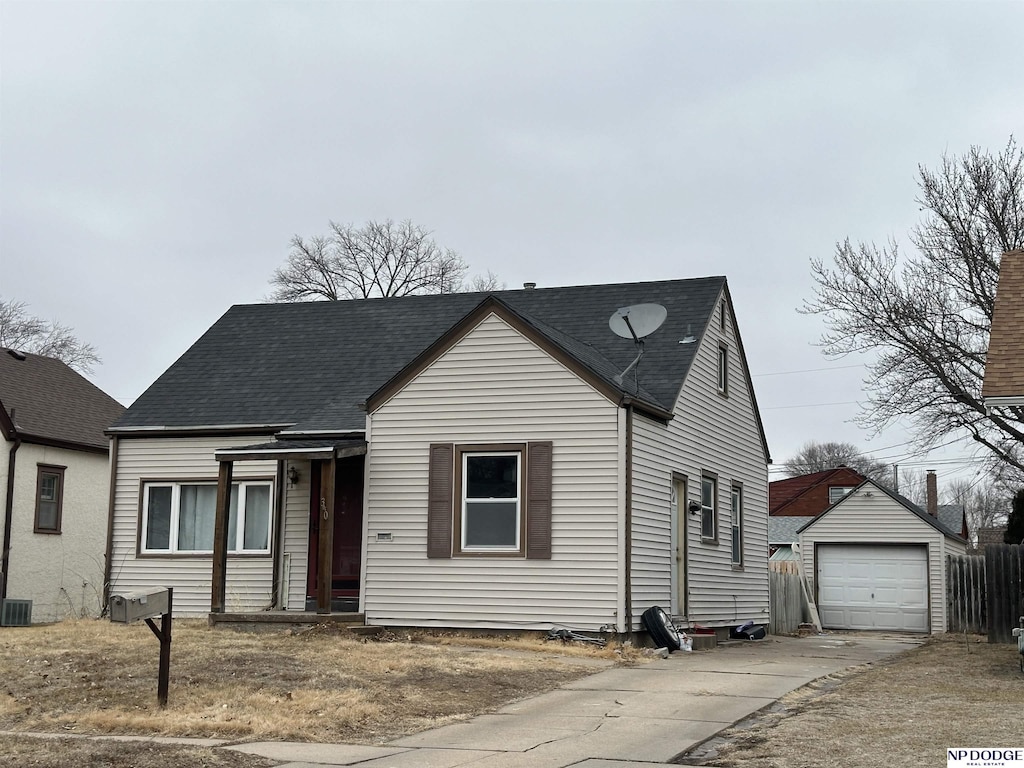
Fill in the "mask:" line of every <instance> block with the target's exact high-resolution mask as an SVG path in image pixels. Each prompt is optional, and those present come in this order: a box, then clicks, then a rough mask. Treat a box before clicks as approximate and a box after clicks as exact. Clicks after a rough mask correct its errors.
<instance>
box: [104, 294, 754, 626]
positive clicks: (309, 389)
mask: <svg viewBox="0 0 1024 768" xmlns="http://www.w3.org/2000/svg"><path fill="white" fill-rule="evenodd" d="M641 303H645V304H650V303H659V304H661V305H662V306H664V307H665V308H666V313H665V314H663V315H662V318H663V321H664V325H663V326H660V327H658V328H654V329H651V330H650V332H649V334H648V335H646V336H645V337H644V339H643V350H644V354H643V359H642V362H641V363H640V365H639V366H637V367H635V368H634V366H633V365H632V364H631V361H632V360H634V358H635V357H637V354H638V349H640V346H641V345H640V344H639V343H637V342H635V340H634V339H632V338H622V337H621V336H618V335H616V334H615V333H613V332H612V330H611V328H610V326H609V322H610V321H609V317H610V316H612V315H613V313H618V312H619V311H620V310H621V308H622V307H626V306H631V305H636V304H641ZM723 317H724V320H723V319H722V318H723ZM691 330H692V333H693V334H694V336H695V337H694V338H693V339H692V340H690V339H687V338H686V337H687V336H689V335H690V334H691ZM681 341H683V342H684V343H682V344H681V343H680V342H681ZM723 350H724V353H723ZM627 370H629V371H632V373H628V374H627V375H625V376H621V375H620V374H621V373H622V372H623V371H627ZM233 425H234V426H233ZM238 425H249V426H248V427H246V428H239V427H238ZM261 425H262V426H261ZM111 434H112V435H113V436H115V437H116V438H117V439H116V440H115V446H116V448H115V453H116V457H115V467H116V469H115V474H116V485H115V494H114V502H113V505H112V510H111V511H112V520H111V523H112V524H111V530H112V538H111V541H110V547H111V553H112V557H111V561H110V563H111V572H110V582H111V584H112V588H113V589H114V590H116V591H125V590H130V589H136V588H141V587H146V586H154V585H165V586H173V587H174V588H175V600H174V602H175V612H176V613H179V614H181V615H186V614H201V613H204V612H206V611H210V613H211V617H212V618H213V619H214V620H215V621H216V620H218V617H221V618H223V615H224V614H226V613H231V614H235V613H238V612H242V613H255V612H262V611H266V610H268V609H269V610H270V611H275V612H287V613H289V614H296V615H297V614H299V613H303V612H306V611H313V610H314V609H315V611H316V612H317V614H322V613H345V614H347V615H348V616H349V617H350V618H351V619H352V620H362V621H365V623H367V624H369V625H379V626H426V627H461V628H494V629H534V630H543V629H550V628H551V627H552V626H568V627H571V628H574V629H578V630H584V631H592V632H597V631H600V630H602V629H605V630H610V631H618V632H627V631H635V630H638V629H640V628H641V614H642V613H643V611H644V610H646V609H647V608H649V607H651V606H653V605H662V606H664V607H665V608H667V609H671V610H672V611H673V612H674V613H675V614H676V616H677V617H679V618H680V620H682V621H685V622H700V623H703V624H705V625H707V626H713V627H727V626H729V625H730V624H733V623H737V622H739V621H746V620H749V619H754V620H758V619H761V618H762V617H763V616H765V615H766V609H767V582H766V565H765V562H764V561H765V560H766V554H765V553H766V551H767V547H766V539H765V536H766V524H765V519H766V517H767V503H766V493H767V491H766V488H767V472H766V470H767V463H768V456H767V448H766V445H765V441H764V436H763V431H762V429H761V424H760V418H759V415H758V413H757V408H756V404H755V402H754V398H753V393H752V391H751V388H750V380H749V376H748V374H747V371H746V367H745V360H744V357H743V350H742V345H741V344H740V342H739V336H738V333H737V332H736V330H735V319H734V314H733V312H732V308H731V306H729V294H728V290H727V288H726V283H725V279H724V278H721V277H714V278H698V279H694V280H676V281H662V282H654V283H635V284H627V285H609V286H578V287H569V288H552V289H527V290H520V291H500V292H495V293H489V294H476V295H474V294H444V295H439V296H411V297H402V298H391V299H366V300H353V301H338V302H325V303H322V304H307V305H254V306H243V307H234V308H232V309H231V310H230V311H229V312H228V313H227V314H226V315H225V316H224V317H223V318H222V319H221V320H220V321H218V323H216V324H215V325H214V326H213V327H212V328H211V329H210V330H209V331H208V332H207V333H206V334H205V335H204V336H203V338H201V339H200V340H199V341H197V342H196V344H195V345H194V346H193V347H192V349H190V350H188V351H187V352H186V353H185V354H184V355H183V356H182V357H181V358H180V359H179V361H178V362H177V363H175V365H174V366H172V367H171V369H169V370H168V371H167V372H166V373H165V374H164V376H162V377H161V378H160V379H159V380H158V381H157V382H156V383H154V385H153V386H152V387H151V388H150V389H149V390H148V391H147V393H146V394H145V395H144V396H143V397H141V398H140V399H139V400H138V401H137V402H136V403H135V404H134V405H133V406H132V408H131V409H129V411H128V412H127V413H126V415H125V416H124V418H123V419H122V420H120V421H119V422H118V423H117V424H115V425H114V426H113V427H112V429H111ZM702 473H704V474H708V473H713V474H714V476H715V477H716V478H717V479H718V482H719V483H720V485H719V493H718V497H717V499H716V500H715V503H714V505H713V506H714V507H715V508H716V512H717V515H718V530H719V533H718V536H717V539H716V540H715V541H707V540H705V539H703V538H702V537H701V536H700V528H699V525H698V527H696V528H694V527H692V525H693V521H692V518H690V517H689V513H684V514H682V515H680V513H679V511H678V508H680V507H679V501H680V499H682V503H683V506H682V507H681V508H682V509H685V502H686V499H692V500H696V499H700V498H701V497H702V493H701V475H702ZM683 475H685V476H687V477H688V479H689V487H688V488H682V490H681V492H680V493H678V494H676V495H675V500H676V504H675V506H673V493H674V489H676V488H681V486H679V485H678V483H679V478H680V477H681V476H683ZM229 477H230V478H231V480H232V482H233V484H235V485H238V484H239V483H242V484H245V483H247V482H261V481H264V482H269V483H271V484H272V489H273V506H272V509H271V511H270V513H269V514H270V517H271V518H272V520H273V524H272V528H271V531H270V543H269V545H268V547H267V548H266V549H265V550H264V551H260V552H255V553H254V552H243V553H233V552H232V551H231V549H230V547H227V548H225V545H224V544H223V543H222V541H221V540H217V539H215V540H214V543H213V551H204V552H194V551H174V547H175V545H174V536H175V534H174V533H167V530H168V527H169V528H170V530H171V531H173V530H175V528H174V525H175V520H176V519H182V518H183V517H184V516H186V512H189V513H190V514H191V508H189V509H186V506H185V502H184V501H182V500H183V499H185V498H186V490H188V492H189V493H191V494H192V495H193V496H195V495H197V493H198V491H196V490H195V488H194V487H191V486H195V485H197V484H202V485H204V486H206V487H205V490H203V491H202V493H204V494H205V495H206V497H207V498H210V497H211V494H212V493H213V490H214V487H216V491H217V498H218V499H219V501H218V502H217V506H216V509H215V510H211V509H210V508H209V506H207V507H206V508H205V512H206V517H205V521H206V524H208V525H210V526H214V527H216V526H222V529H223V528H226V527H229V525H230V520H231V519H233V518H232V515H234V514H236V512H234V511H232V510H230V509H228V508H227V507H228V506H230V505H229V504H228V502H227V501H226V500H227V498H228V493H227V487H228V486H227V483H228V478H229ZM185 485H189V486H190V487H189V488H188V489H186V488H185V487H184V486H185ZM154 488H155V489H157V491H153V490H147V489H154ZM734 489H735V493H734ZM734 496H735V498H736V499H741V500H742V503H741V504H739V503H737V509H742V513H743V523H742V531H743V542H742V547H738V548H735V549H734V547H733V540H734V538H733V527H734V526H733V523H734V517H733V514H732V508H733V498H734ZM240 503H241V502H236V506H237V505H238V504H240ZM175 505H177V506H175ZM150 507H152V509H153V510H156V511H155V512H153V511H147V510H148V509H149V508H150ZM167 509H171V510H174V509H177V510H178V512H177V515H178V518H174V517H173V515H174V514H175V513H174V512H173V511H172V512H170V513H169V512H167ZM147 515H149V517H147ZM154 515H155V517H154ZM168 515H171V523H170V524H168V523H167V521H166V518H167V516H168ZM150 518H153V519H155V520H158V522H159V525H158V526H157V528H156V530H158V531H161V532H162V534H163V536H164V538H163V539H160V540H159V542H158V545H159V546H163V547H165V548H166V549H167V551H153V547H152V546H149V545H148V544H147V545H145V546H144V545H143V543H142V542H143V541H148V538H147V537H148V533H147V523H146V520H148V519H150ZM681 521H690V523H691V528H690V530H689V534H688V536H687V542H688V545H689V550H688V551H689V557H688V559H687V560H686V565H685V567H681V566H680V564H679V561H677V560H676V549H677V543H678V532H679V530H681V528H682V525H681ZM160 526H163V527H160ZM236 530H237V529H236ZM179 535H183V534H179ZM205 540H206V541H209V540H210V539H209V538H207V539H205ZM226 540H228V541H230V540H232V539H231V534H230V532H229V534H228V536H227V537H226ZM168 542H169V543H168ZM737 542H738V540H737ZM222 560H223V561H225V562H226V567H224V568H221V567H220V565H219V563H220V562H222ZM684 581H688V583H689V589H688V591H687V590H686V589H684V588H683V582H684ZM680 595H682V597H683V599H682V600H681V599H680ZM687 602H688V604H689V610H688V611H685V610H683V609H684V607H686V606H684V603H687ZM309 615H310V616H315V615H316V614H312V613H311V614H309ZM230 620H235V619H234V618H233V617H232V618H231V619H230Z"/></svg>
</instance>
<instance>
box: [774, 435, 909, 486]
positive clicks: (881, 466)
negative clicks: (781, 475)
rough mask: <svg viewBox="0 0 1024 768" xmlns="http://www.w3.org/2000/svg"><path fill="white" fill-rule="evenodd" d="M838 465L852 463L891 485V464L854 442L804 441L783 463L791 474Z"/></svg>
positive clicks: (822, 469)
mask: <svg viewBox="0 0 1024 768" xmlns="http://www.w3.org/2000/svg"><path fill="white" fill-rule="evenodd" d="M836 467H849V468H850V469H853V470H856V471H857V472H859V473H860V474H862V475H864V476H865V477H870V478H871V479H873V480H877V481H878V482H880V483H882V484H883V485H887V486H891V485H892V472H891V471H890V467H889V465H888V464H886V463H885V462H884V461H879V460H878V459H876V458H874V457H873V456H869V455H867V454H865V453H861V452H860V450H859V449H858V448H857V446H856V445H854V444H853V443H838V442H827V443H819V442H815V441H813V440H812V441H810V442H808V443H804V445H803V446H802V447H801V448H800V450H799V451H797V452H796V455H795V456H793V457H792V458H790V459H789V460H788V461H786V462H784V463H783V465H782V468H783V469H784V470H786V473H787V474H788V475H789V476H790V477H797V476H799V475H810V474H813V473H815V472H824V471H825V470H827V469H835V468H836Z"/></svg>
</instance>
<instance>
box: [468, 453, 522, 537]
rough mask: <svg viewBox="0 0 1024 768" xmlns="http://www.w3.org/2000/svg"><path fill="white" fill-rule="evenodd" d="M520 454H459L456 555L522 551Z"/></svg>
mask: <svg viewBox="0 0 1024 768" xmlns="http://www.w3.org/2000/svg"><path fill="white" fill-rule="evenodd" d="M522 463H523V452H522V450H521V449H516V450H494V451H473V450H464V451H460V461H459V470H460V478H459V488H460V500H459V502H460V503H459V515H458V520H457V524H458V527H459V541H458V542H457V543H458V545H459V551H460V552H461V553H469V554H472V553H480V554H486V553H500V554H508V553H520V552H522V550H523V514H522V511H523V503H522V502H523V495H524V494H523V468H522Z"/></svg>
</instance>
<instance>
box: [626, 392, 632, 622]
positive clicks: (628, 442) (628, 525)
mask: <svg viewBox="0 0 1024 768" xmlns="http://www.w3.org/2000/svg"><path fill="white" fill-rule="evenodd" d="M625 525H626V543H625V550H626V574H625V584H626V627H625V629H626V636H627V637H629V638H632V637H633V406H632V405H627V406H626V521H625Z"/></svg>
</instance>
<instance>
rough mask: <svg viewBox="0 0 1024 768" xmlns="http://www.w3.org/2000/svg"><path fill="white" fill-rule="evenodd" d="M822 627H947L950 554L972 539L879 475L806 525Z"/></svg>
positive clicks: (804, 540) (806, 562)
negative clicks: (883, 483)
mask: <svg viewBox="0 0 1024 768" xmlns="http://www.w3.org/2000/svg"><path fill="white" fill-rule="evenodd" d="M799 538H800V554H801V558H802V566H803V568H804V573H806V574H809V575H812V576H813V583H812V589H813V592H814V595H815V601H816V602H817V605H818V613H819V615H820V617H821V623H822V626H823V627H825V628H827V629H873V630H888V631H895V632H945V631H946V600H945V595H946V589H945V583H946V555H947V554H963V553H964V552H965V551H966V547H967V542H966V541H965V540H964V539H963V538H961V537H960V536H959V535H958V534H957V533H954V532H953V531H951V530H949V529H948V528H946V527H945V526H943V525H942V523H940V522H939V521H938V519H937V518H935V517H932V516H931V515H929V514H928V513H926V512H925V511H924V510H922V509H921V508H920V507H918V506H917V505H916V504H914V503H913V502H911V501H909V500H908V499H905V498H903V497H902V496H900V495H899V494H896V493H893V492H892V491H890V490H888V489H887V488H885V487H884V486H881V485H878V484H877V483H875V482H874V481H873V480H867V481H865V482H864V483H862V484H861V485H859V486H858V487H857V488H856V489H855V490H854V491H852V492H851V493H849V494H847V495H846V496H844V497H843V498H842V499H840V500H839V501H837V502H836V503H835V504H834V505H832V506H831V507H829V508H828V509H826V510H825V511H824V512H822V513H821V514H820V515H818V516H817V517H816V518H814V519H813V520H811V521H810V522H809V523H807V525H805V526H803V528H801V529H800V531H799Z"/></svg>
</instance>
